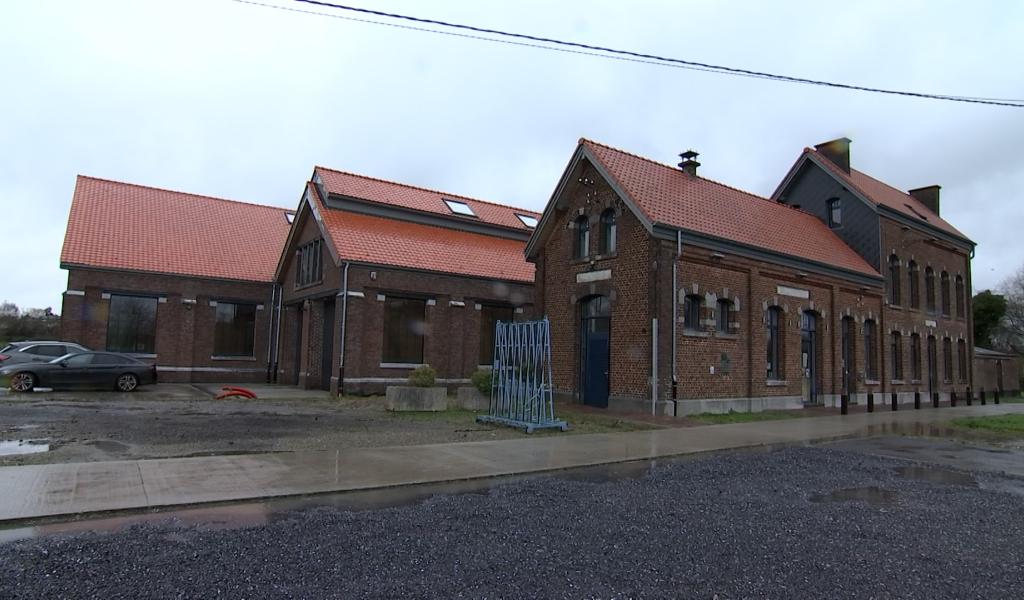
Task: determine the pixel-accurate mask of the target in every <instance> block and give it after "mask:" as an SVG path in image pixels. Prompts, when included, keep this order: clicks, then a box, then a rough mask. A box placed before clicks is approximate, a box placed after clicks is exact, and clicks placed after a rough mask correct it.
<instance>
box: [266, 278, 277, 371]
mask: <svg viewBox="0 0 1024 600" xmlns="http://www.w3.org/2000/svg"><path fill="white" fill-rule="evenodd" d="M276 300H277V284H276V283H275V284H274V285H273V287H271V288H270V310H269V311H268V312H269V313H270V322H269V323H268V324H267V383H270V382H271V379H272V376H273V371H274V361H273V358H274V354H273V353H274V306H276V305H277V301H276Z"/></svg>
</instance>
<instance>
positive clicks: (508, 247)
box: [310, 190, 534, 283]
mask: <svg viewBox="0 0 1024 600" xmlns="http://www.w3.org/2000/svg"><path fill="white" fill-rule="evenodd" d="M311 192H312V193H310V197H311V198H313V199H314V202H316V203H317V210H318V211H319V213H320V215H321V217H322V218H323V220H324V226H325V227H326V228H327V232H328V234H329V235H330V237H331V240H332V241H333V242H334V246H335V249H336V250H337V252H338V256H339V257H340V258H341V260H343V261H344V260H351V261H356V262H364V263H372V264H381V265H391V266H395V267H405V268H410V269H420V270H425V271H437V272H440V273H454V274H457V275H470V276H473V277H484V278H487V279H502V280H507V281H524V282H530V283H532V282H533V269H534V267H533V265H532V264H530V263H528V262H526V257H525V256H524V255H523V248H524V247H525V246H526V242H523V241H520V240H513V239H507V238H501V237H496V236H490V235H483V234H479V233H470V232H468V231H461V230H457V229H448V228H445V227H436V226H433V225H423V224H420V223H412V222H409V221H401V220H398V219H391V218H386V217H377V216H372V215H363V214H358V213H353V212H348V211H344V210H336V209H325V208H324V205H323V203H322V202H321V201H320V199H319V197H318V195H317V194H316V192H315V191H312V190H311Z"/></svg>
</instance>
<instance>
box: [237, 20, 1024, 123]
mask: <svg viewBox="0 0 1024 600" xmlns="http://www.w3.org/2000/svg"><path fill="white" fill-rule="evenodd" d="M235 1H236V2H240V3H243V4H254V5H258V6H265V7H269V8H277V9H281V10H289V11H292V12H301V13H307V14H314V15H320V16H327V17H335V18H342V19H346V20H351V21H357V22H363V23H371V24H375V25H384V26H389V27H397V28H400V29H411V30H416V31H425V32H428V33H437V34H442V35H452V36H455V37H462V38H469V39H476V40H483V41H490V42H498V43H506V44H512V45H517V46H527V47H532V48H541V49H545V50H552V51H558V52H568V53H572V54H582V55H586V56H597V57H601V58H608V59H615V60H624V61H628V62H639V63H646V64H654V65H659V66H666V67H675V68H682V69H691V70H698V71H706V72H712V73H719V74H724V75H733V76H738V77H753V78H757V79H769V80H773V81H780V82H784V83H798V84H803V85H816V86H822V87H831V88H837V89H843V90H852V91H861V92H871V93H876V94H888V95H894V96H907V97H912V98H922V99H927V100H945V101H947V102H962V103H968V104H986V105H991V106H1003V107H1008V108H1024V100H1019V99H1006V98H985V97H976V96H957V95H949V94H930V93H923V92H911V91H906V90H892V89H885V88H876V87H869V86H861V85H854V84H848V83H838V82H834V81H824V80H817V79H808V78H803V77H793V76H790V75H781V74H777V73H768V72H764V71H754V70H750V69H741V68H736V67H728V66H724V65H714V64H710V63H703V62H698V61H692V60H685V59H681V58H672V57H667V56H659V55H656V54H647V53H643V52H636V51H632V50H620V49H616V48H609V47H605V46H597V45H592V44H583V43H580V42H571V41H566V40H559V39H554V38H547V37H541V36H535V35H529V34H524V33H515V32H510V31H502V30H498V29H488V28H485V27H476V26H473V25H464V24H460V23H451V22H448V21H441V20H437V19H426V18H422V17H413V16H409V15H401V14H397V13H389V12H385V11H379V10H373V9H368V8H359V7H355V6H347V5H344V4H336V3H333V2H322V1H319V0H295V1H296V2H300V3H303V4H309V5H314V6H320V7H325V8H332V9H336V10H342V11H347V12H352V13H358V14H365V15H372V16H376V17H383V18H387V19H396V20H400V21H407V22H412V23H420V24H424V25H432V26H437V27H445V28H450V29H456V30H460V31H471V32H473V33H474V34H486V35H491V36H500V37H503V38H510V39H496V38H492V37H484V36H483V35H467V34H459V33H454V32H451V31H444V30H439V29H430V28H425V27H417V26H411V25H397V24H394V23H387V22H381V21H374V20H369V19H355V18H351V17H342V16H339V15H335V14H329V13H323V12H316V11H306V10H299V9H293V8H287V7H283V6H276V5H272V4H264V3H261V2H254V1H251V0H235ZM512 40H516V41H512ZM518 40H525V41H518Z"/></svg>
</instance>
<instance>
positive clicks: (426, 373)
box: [409, 365, 437, 387]
mask: <svg viewBox="0 0 1024 600" xmlns="http://www.w3.org/2000/svg"><path fill="white" fill-rule="evenodd" d="M435 380H437V371H435V370H434V368H433V367H431V366H430V365H423V366H422V367H416V368H415V369H413V371H412V373H409V385H411V386H415V387H434V381H435Z"/></svg>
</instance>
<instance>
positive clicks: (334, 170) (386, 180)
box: [313, 165, 543, 216]
mask: <svg viewBox="0 0 1024 600" xmlns="http://www.w3.org/2000/svg"><path fill="white" fill-rule="evenodd" d="M313 168H314V169H323V170H325V171H332V172H334V173H341V174H342V175H350V176H352V177H358V178H360V179H370V180H372V181H379V182H381V183H387V184H391V185H397V186H399V187H404V188H409V189H413V190H419V191H421V192H430V193H432V194H438V195H440V196H451V197H452V198H453V199H454V198H462V199H463V200H472V201H473V202H479V203H481V204H490V205H491V206H500V207H501V208H508V209H510V210H513V211H522V212H525V213H530V214H531V215H538V216H540V215H541V214H543V213H540V212H537V211H535V210H530V209H528V208H522V207H520V206H512V205H511V204H502V203H501V202H492V201H490V200H481V199H479V198H474V197H472V196H463V195H461V194H453V193H451V192H443V191H441V190H435V189H433V188H427V187H423V186H419V185H412V184H408V183H402V182H400V181H393V180H391V179H382V178H380V177H372V176H370V175H363V174H360V173H353V172H352V171H342V170H341V169H332V168H331V167H325V166H323V165H316V166H315V167H313Z"/></svg>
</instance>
